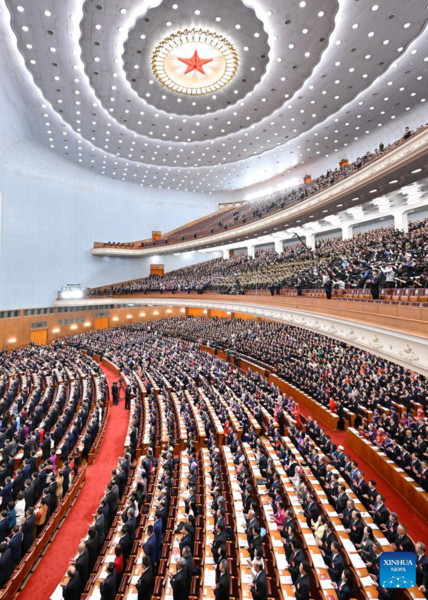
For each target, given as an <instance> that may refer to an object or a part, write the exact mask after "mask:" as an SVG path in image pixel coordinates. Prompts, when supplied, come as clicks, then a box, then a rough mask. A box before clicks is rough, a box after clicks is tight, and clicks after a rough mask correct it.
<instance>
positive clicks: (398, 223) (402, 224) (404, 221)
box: [392, 210, 409, 233]
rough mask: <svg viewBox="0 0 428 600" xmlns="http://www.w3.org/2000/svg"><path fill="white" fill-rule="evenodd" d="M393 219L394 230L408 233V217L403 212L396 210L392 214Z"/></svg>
mask: <svg viewBox="0 0 428 600" xmlns="http://www.w3.org/2000/svg"><path fill="white" fill-rule="evenodd" d="M392 216H393V217H394V227H395V229H400V231H404V233H408V231H409V215H408V213H407V212H405V211H404V210H397V211H394V212H393V213H392Z"/></svg>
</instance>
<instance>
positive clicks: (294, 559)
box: [288, 538, 305, 582]
mask: <svg viewBox="0 0 428 600" xmlns="http://www.w3.org/2000/svg"><path fill="white" fill-rule="evenodd" d="M290 544H291V555H290V558H289V560H288V562H289V567H288V570H289V571H290V575H291V577H292V579H293V582H294V581H296V580H297V577H298V576H299V565H300V563H301V562H302V561H304V560H305V555H304V554H303V552H302V550H301V548H300V542H299V540H297V539H296V538H293V539H292V540H291V542H290Z"/></svg>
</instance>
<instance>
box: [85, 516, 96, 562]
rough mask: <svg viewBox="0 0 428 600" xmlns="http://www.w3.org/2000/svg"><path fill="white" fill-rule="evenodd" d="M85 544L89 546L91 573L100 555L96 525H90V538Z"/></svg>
mask: <svg viewBox="0 0 428 600" xmlns="http://www.w3.org/2000/svg"><path fill="white" fill-rule="evenodd" d="M85 546H86V547H87V549H88V553H89V565H88V570H89V573H90V572H91V571H92V569H93V568H94V565H95V562H96V560H97V556H98V534H97V532H96V530H95V529H94V527H90V528H89V529H88V539H87V540H86V542H85Z"/></svg>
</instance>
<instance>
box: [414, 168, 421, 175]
mask: <svg viewBox="0 0 428 600" xmlns="http://www.w3.org/2000/svg"><path fill="white" fill-rule="evenodd" d="M421 171H422V169H415V170H414V171H412V175H413V174H414V173H420V172H421Z"/></svg>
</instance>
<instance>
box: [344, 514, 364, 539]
mask: <svg viewBox="0 0 428 600" xmlns="http://www.w3.org/2000/svg"><path fill="white" fill-rule="evenodd" d="M346 531H347V533H349V538H350V540H351V542H352V543H353V544H361V540H362V539H363V535H364V523H363V522H362V520H361V513H360V512H359V511H358V510H353V511H352V516H351V518H350V519H349V528H348V529H347V530H346Z"/></svg>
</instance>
